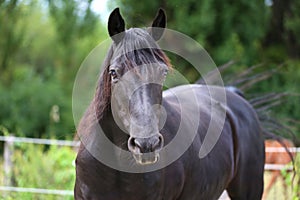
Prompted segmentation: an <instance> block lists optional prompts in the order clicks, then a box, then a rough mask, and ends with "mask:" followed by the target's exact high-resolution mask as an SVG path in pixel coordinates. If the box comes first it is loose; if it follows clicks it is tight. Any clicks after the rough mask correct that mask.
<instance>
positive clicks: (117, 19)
mask: <svg viewBox="0 0 300 200" xmlns="http://www.w3.org/2000/svg"><path fill="white" fill-rule="evenodd" d="M124 31H125V22H124V19H123V18H122V16H121V14H120V9H119V8H115V9H114V10H113V11H112V13H111V14H110V16H109V18H108V33H109V36H110V37H111V38H112V40H113V41H114V42H116V43H119V42H120V41H121V40H122V39H123V37H124Z"/></svg>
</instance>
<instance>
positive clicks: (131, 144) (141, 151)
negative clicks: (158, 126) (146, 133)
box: [128, 134, 164, 165]
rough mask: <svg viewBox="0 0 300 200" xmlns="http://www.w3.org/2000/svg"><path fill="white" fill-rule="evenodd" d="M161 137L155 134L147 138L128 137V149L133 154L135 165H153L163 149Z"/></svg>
mask: <svg viewBox="0 0 300 200" xmlns="http://www.w3.org/2000/svg"><path fill="white" fill-rule="evenodd" d="M163 143H164V140H163V136H162V135H161V134H156V135H154V136H151V137H147V138H135V137H130V138H129V140H128V149H129V151H131V152H132V153H133V157H134V159H135V161H136V162H137V164H140V165H148V164H154V163H156V162H157V161H158V159H159V151H160V150H161V149H162V148H163Z"/></svg>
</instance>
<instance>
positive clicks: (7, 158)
mask: <svg viewBox="0 0 300 200" xmlns="http://www.w3.org/2000/svg"><path fill="white" fill-rule="evenodd" d="M0 141H3V142H5V145H4V171H5V174H10V170H11V167H12V161H11V156H12V154H13V148H12V146H13V144H14V143H17V142H19V143H31V144H44V145H57V146H71V147H78V146H79V144H80V142H76V141H65V140H53V139H37V138H24V137H14V136H0ZM288 149H289V151H290V152H297V153H298V152H300V148H288ZM266 152H285V148H281V147H276V148H275V147H269V148H266ZM282 169H292V167H287V166H286V165H277V164H266V165H265V170H282ZM5 185H6V186H0V191H6V192H27V193H39V194H54V195H63V196H66V195H70V196H71V195H73V191H70V190H50V189H43V188H22V187H11V186H9V185H10V183H9V181H7V182H6V183H5Z"/></svg>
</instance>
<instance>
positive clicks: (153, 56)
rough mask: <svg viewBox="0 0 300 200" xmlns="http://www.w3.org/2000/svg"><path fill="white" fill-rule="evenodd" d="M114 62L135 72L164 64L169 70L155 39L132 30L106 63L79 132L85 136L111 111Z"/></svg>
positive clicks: (113, 49)
mask: <svg viewBox="0 0 300 200" xmlns="http://www.w3.org/2000/svg"><path fill="white" fill-rule="evenodd" d="M112 61H116V62H117V63H118V64H120V65H121V66H122V67H123V69H124V70H130V69H134V68H135V67H137V66H140V65H142V64H150V63H158V62H159V63H164V64H166V65H167V66H168V67H169V68H171V64H170V61H169V58H168V57H167V56H166V55H165V53H164V52H163V51H162V50H161V49H160V48H159V46H158V45H157V44H156V42H155V41H154V39H153V38H152V36H151V35H150V34H149V33H148V32H147V31H146V30H144V29H140V28H131V29H129V30H127V31H126V34H125V36H124V38H123V40H122V41H120V42H119V43H118V44H115V43H113V44H112V46H111V47H110V48H109V50H108V53H107V55H106V58H105V59H104V62H103V63H102V69H103V70H102V73H101V75H100V77H99V79H98V84H97V87H96V92H95V95H94V98H93V100H92V102H91V104H90V106H89V107H88V109H87V111H86V113H85V115H84V116H83V118H82V120H81V122H80V125H79V128H78V132H79V134H83V133H85V132H89V131H88V130H89V129H90V128H91V127H92V126H93V125H94V124H95V123H96V122H100V121H101V119H103V117H105V115H106V114H107V113H108V111H110V105H111V77H110V75H109V67H110V65H111V62H112Z"/></svg>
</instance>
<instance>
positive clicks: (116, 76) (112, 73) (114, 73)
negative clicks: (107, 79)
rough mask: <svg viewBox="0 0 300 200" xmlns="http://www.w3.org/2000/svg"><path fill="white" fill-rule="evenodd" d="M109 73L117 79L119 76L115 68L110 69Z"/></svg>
mask: <svg viewBox="0 0 300 200" xmlns="http://www.w3.org/2000/svg"><path fill="white" fill-rule="evenodd" d="M109 74H110V76H111V77H112V79H117V78H118V75H117V72H116V70H114V69H111V70H109Z"/></svg>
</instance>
